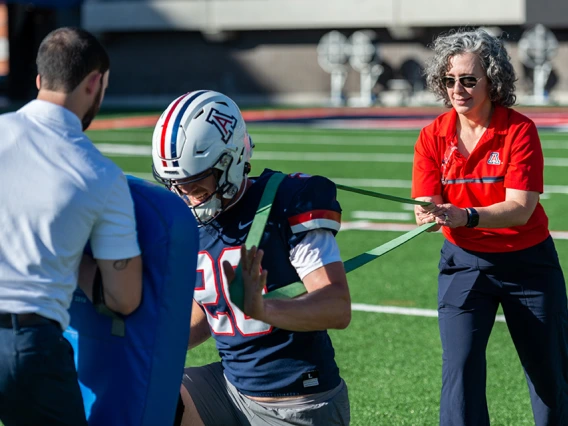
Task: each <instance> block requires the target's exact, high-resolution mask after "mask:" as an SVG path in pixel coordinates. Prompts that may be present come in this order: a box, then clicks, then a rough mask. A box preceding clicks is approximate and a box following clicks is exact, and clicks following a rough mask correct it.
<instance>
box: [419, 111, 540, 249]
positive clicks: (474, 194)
mask: <svg viewBox="0 0 568 426" xmlns="http://www.w3.org/2000/svg"><path fill="white" fill-rule="evenodd" d="M456 121H457V113H456V112H455V110H453V109H452V110H451V111H449V112H447V113H445V114H442V115H440V116H439V117H438V118H437V119H436V120H434V122H433V123H432V124H430V125H429V126H427V127H425V128H424V129H422V131H421V132H420V136H419V137H418V141H417V142H416V146H415V148H414V167H413V172H412V198H417V197H430V196H434V195H442V197H443V199H444V202H447V203H451V204H454V205H455V206H457V207H462V208H464V207H486V206H490V205H492V204H495V203H499V202H502V201H505V188H511V189H518V190H522V191H536V192H539V193H542V192H543V190H544V183H543V171H544V158H543V155H542V147H541V144H540V139H539V137H538V133H537V130H536V126H535V125H534V123H533V122H532V121H531V120H530V119H529V118H527V117H525V116H524V115H522V114H520V113H518V112H516V111H514V110H512V109H510V108H505V107H501V106H496V107H495V110H494V112H493V117H492V118H491V122H490V124H489V127H488V128H487V130H486V132H485V133H484V134H483V136H482V137H481V139H480V140H479V142H478V143H477V145H476V147H475V148H474V149H473V151H472V152H471V153H470V155H469V157H468V158H465V157H464V156H463V155H461V154H460V153H459V151H458V150H457V138H456ZM442 232H443V234H444V236H445V237H446V238H447V239H448V240H449V241H450V242H452V243H454V244H455V245H457V246H459V247H462V248H464V249H467V250H474V251H481V252H508V251H515V250H522V249H525V248H528V247H532V246H534V245H536V244H538V243H540V242H542V241H544V240H545V239H546V238H547V237H548V235H549V231H548V218H547V216H546V213H545V212H544V209H543V208H542V206H541V204H540V203H538V204H537V206H536V209H535V211H534V212H533V214H532V216H531V217H530V219H529V221H528V222H527V223H526V224H525V225H522V226H513V227H510V228H479V227H477V228H466V227H459V228H455V229H451V228H448V227H445V226H444V227H442Z"/></svg>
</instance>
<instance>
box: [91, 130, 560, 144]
mask: <svg viewBox="0 0 568 426" xmlns="http://www.w3.org/2000/svg"><path fill="white" fill-rule="evenodd" d="M88 136H89V137H90V138H91V139H92V140H93V142H95V143H98V142H115V143H118V144H121V143H124V142H141V141H143V140H144V139H146V140H148V144H149V145H150V144H151V142H152V140H151V138H150V139H148V138H141V137H140V136H138V135H131V134H128V133H125V132H114V133H108V132H105V133H101V134H100V135H97V134H89V135H88ZM346 137H349V140H348V141H346V140H345V139H346ZM309 138H310V141H309V142H306V141H305V139H304V138H299V137H297V136H293V135H285V136H280V135H256V136H254V135H252V140H253V142H254V143H255V144H257V145H259V144H269V145H280V144H281V145H337V146H345V145H349V146H406V147H412V146H414V144H415V142H416V140H415V139H416V138H410V140H406V141H405V140H401V139H403V138H393V137H376V136H369V135H365V136H356V137H352V136H347V135H335V136H326V135H313V136H310V137H309ZM567 146H568V145H567Z"/></svg>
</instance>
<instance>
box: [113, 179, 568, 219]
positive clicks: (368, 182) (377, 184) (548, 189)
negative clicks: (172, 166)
mask: <svg viewBox="0 0 568 426" xmlns="http://www.w3.org/2000/svg"><path fill="white" fill-rule="evenodd" d="M124 173H125V174H127V175H132V176H137V177H139V178H141V179H146V180H150V181H153V180H154V176H153V175H152V173H144V172H140V173H139V172H124ZM329 179H330V180H332V181H333V182H335V183H338V184H340V185H346V186H354V187H356V188H362V187H363V188H403V189H407V188H410V187H411V186H412V181H410V180H404V179H348V178H332V177H331V178H329ZM544 192H545V193H547V194H568V185H544ZM542 198H544V197H542ZM406 206H411V205H410V204H407V205H406ZM407 208H408V207H407ZM411 210H414V207H412V208H411Z"/></svg>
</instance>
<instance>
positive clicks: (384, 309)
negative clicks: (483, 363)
mask: <svg viewBox="0 0 568 426" xmlns="http://www.w3.org/2000/svg"><path fill="white" fill-rule="evenodd" d="M351 309H353V310H354V311H360V312H376V313H380V314H395V315H410V316H413V317H430V318H437V317H438V312H437V311H435V310H434V309H420V308H401V307H399V306H380V305H367V304H365V303H352V304H351ZM495 321H498V322H505V317H504V316H503V315H497V317H496V318H495Z"/></svg>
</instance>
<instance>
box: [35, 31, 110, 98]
mask: <svg viewBox="0 0 568 426" xmlns="http://www.w3.org/2000/svg"><path fill="white" fill-rule="evenodd" d="M36 64H37V72H38V74H39V75H40V78H41V88H42V89H46V90H52V91H58V92H64V93H69V92H72V91H73V90H74V89H75V88H76V87H77V86H78V85H79V83H81V81H83V79H84V78H85V77H86V76H87V75H89V73H91V72H92V71H99V72H101V73H102V74H104V73H105V72H106V71H107V70H108V69H109V67H110V59H109V57H108V53H107V52H106V50H105V48H104V47H103V45H102V44H101V43H100V42H99V41H98V40H97V39H96V37H95V36H94V35H92V34H91V33H89V32H88V31H85V30H83V29H81V28H75V27H63V28H59V29H57V30H55V31H52V32H51V33H49V34H48V35H47V36H46V37H45V38H44V39H43V41H42V42H41V45H40V46H39V51H38V54H37V59H36Z"/></svg>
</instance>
